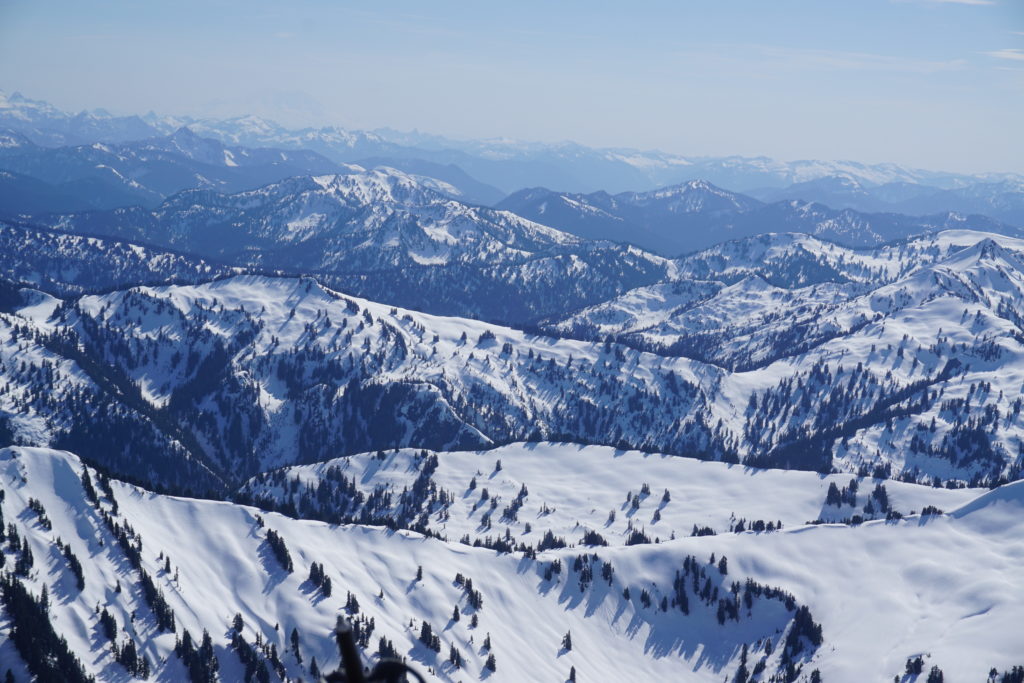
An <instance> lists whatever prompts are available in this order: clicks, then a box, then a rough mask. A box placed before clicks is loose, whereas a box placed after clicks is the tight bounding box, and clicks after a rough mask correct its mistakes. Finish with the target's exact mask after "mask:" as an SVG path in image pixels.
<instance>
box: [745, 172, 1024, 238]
mask: <svg viewBox="0 0 1024 683" xmlns="http://www.w3.org/2000/svg"><path fill="white" fill-rule="evenodd" d="M750 194H751V195H752V196H754V197H757V198H758V199H761V200H764V201H768V202H772V201H780V200H783V199H802V200H806V201H812V202H817V203H820V204H827V205H828V206H831V207H833V208H837V209H856V210H858V211H866V212H876V213H877V212H885V213H903V214H911V215H924V214H934V213H939V212H944V211H955V212H958V213H962V214H984V215H986V216H991V217H992V218H995V219H996V220H1000V221H1003V222H1005V223H1010V224H1012V225H1016V226H1024V182H1021V180H1019V179H1014V178H1009V179H1004V180H998V181H994V182H981V183H973V184H970V185H966V186H963V187H956V188H950V189H940V188H938V187H932V186H930V185H921V184H915V183H907V182H888V183H885V184H882V185H871V184H867V183H864V182H862V181H860V180H858V179H856V178H854V177H852V176H848V175H838V176H836V175H832V176H824V177H822V178H816V179H814V180H808V181H804V182H800V183H795V184H793V185H790V186H789V187H785V188H770V189H765V188H761V189H758V190H753V191H751V192H750Z"/></svg>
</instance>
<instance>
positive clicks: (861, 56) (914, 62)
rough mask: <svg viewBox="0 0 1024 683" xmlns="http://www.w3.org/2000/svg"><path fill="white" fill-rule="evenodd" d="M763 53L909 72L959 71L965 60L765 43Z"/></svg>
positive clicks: (794, 59)
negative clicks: (915, 57) (791, 46)
mask: <svg viewBox="0 0 1024 683" xmlns="http://www.w3.org/2000/svg"><path fill="white" fill-rule="evenodd" d="M759 51H760V52H761V54H762V55H763V56H766V57H771V58H775V59H779V60H789V61H792V62H793V63H794V64H798V65H801V66H815V67H821V68H827V69H844V70H859V71H891V72H906V73H937V72H941V71H957V70H960V69H962V68H963V67H964V66H965V65H966V62H965V61H964V60H962V59H948V60H928V59H914V58H908V57H901V56H894V55H883V54H874V53H870V52H848V51H843V50H819V49H799V48H783V47H770V46H762V47H760V48H759Z"/></svg>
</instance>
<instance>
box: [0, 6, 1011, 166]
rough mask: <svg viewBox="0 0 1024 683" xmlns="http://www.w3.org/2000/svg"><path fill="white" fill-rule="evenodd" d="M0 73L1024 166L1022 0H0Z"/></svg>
mask: <svg viewBox="0 0 1024 683" xmlns="http://www.w3.org/2000/svg"><path fill="white" fill-rule="evenodd" d="M0 89H3V90H6V91H8V92H11V91H15V90H19V91H21V92H23V93H24V94H25V95H27V96H29V97H34V98H39V99H45V100H49V101H51V102H53V103H55V104H57V105H59V106H61V107H65V108H71V109H76V110H77V109H80V108H93V107H105V108H107V109H109V110H111V111H113V112H115V113H135V112H144V111H148V110H155V111H158V112H161V113H178V114H193V115H218V116H225V115H236V114H245V113H256V114H260V115H263V116H267V117H270V118H273V119H277V120H279V121H281V122H283V123H286V124H292V125H308V124H338V125H342V126H346V127H351V128H376V127H383V126H389V127H393V128H398V129H403V130H407V129H411V128H418V129H420V130H423V131H429V132H433V133H439V134H444V135H449V136H453V137H462V138H475V137H514V138H521V139H528V140H540V141H558V140H574V141H576V142H580V143H583V144H588V145H594V146H622V147H640V148H653V149H662V150H665V151H670V152H678V153H683V154H693V155H726V154H742V155H759V154H765V155H769V156H774V157H778V158H782V159H800V158H825V159H836V158H849V159H857V160H861V161H868V162H879V161H894V162H898V163H905V164H913V165H918V166H924V167H929V168H938V169H948V170H962V171H987V170H990V171H1019V172H1020V171H1024V132H1022V129H1024V126H1022V125H1021V123H1020V120H1022V119H1024V0H990V1H986V0H856V1H853V0H851V1H848V2H846V1H844V2H839V1H835V2H833V1H826V0H813V1H808V0H803V1H796V0H772V1H770V2H769V1H767V0H750V1H733V0H686V1H684V0H676V1H674V2H654V1H649V2H631V3H625V2H617V3H612V2H600V1H595V0H592V1H590V2H575V1H573V2H570V1H563V2H557V1H556V2H532V1H518V2H515V3H497V2H470V1H468V0H467V1H465V2H446V1H436V2H423V1H418V2H408V1H405V0H391V1H389V2H339V1H336V0H335V1H326V0H325V1H313V0H306V1H302V0H299V1H297V2H262V1H260V0H249V1H247V2H227V1H225V0H205V1H203V2H193V1H192V0H180V1H177V2H139V1H132V2H124V1H106V0H96V1H94V2H81V1H80V0H77V1H64V0H52V1H46V2H40V1H39V0H32V1H29V2H23V1H22V0H0Z"/></svg>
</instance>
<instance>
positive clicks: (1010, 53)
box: [985, 47, 1024, 62]
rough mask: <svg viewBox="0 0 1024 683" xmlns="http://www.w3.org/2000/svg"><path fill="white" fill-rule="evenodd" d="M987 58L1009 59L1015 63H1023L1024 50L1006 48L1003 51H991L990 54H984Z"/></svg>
mask: <svg viewBox="0 0 1024 683" xmlns="http://www.w3.org/2000/svg"><path fill="white" fill-rule="evenodd" d="M985 54H986V55H988V56H989V57H995V58H996V59H1011V60H1013V61H1017V62H1024V50H1021V49H1019V48H1015V47H1008V48H1006V49H1004V50H993V51H992V52H986V53H985Z"/></svg>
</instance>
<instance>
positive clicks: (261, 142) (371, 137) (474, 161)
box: [0, 92, 1024, 213]
mask: <svg viewBox="0 0 1024 683" xmlns="http://www.w3.org/2000/svg"><path fill="white" fill-rule="evenodd" d="M183 126H187V127H189V128H190V129H191V130H192V131H194V132H195V133H196V134H197V135H200V136H202V137H208V138H212V139H215V140H218V141H220V142H221V143H223V144H225V145H228V146H245V147H272V148H281V149H292V150H294V149H305V150H310V151H314V152H317V153H319V154H322V155H323V156H325V157H327V158H329V159H330V160H332V161H334V162H335V163H356V164H360V165H365V164H363V163H362V162H363V160H366V159H383V160H388V162H387V165H392V166H396V167H400V168H401V166H400V165H399V164H398V161H397V160H416V161H417V162H419V163H429V164H432V168H433V169H435V171H436V170H437V169H438V168H441V169H444V168H447V167H449V166H451V165H454V166H457V167H458V168H459V169H460V170H461V171H462V172H465V173H467V174H469V176H471V177H472V178H474V179H476V181H478V182H481V183H483V184H485V185H488V186H491V187H493V188H497V189H498V190H500V191H501V192H504V193H510V192H514V191H516V190H519V189H521V188H524V187H548V188H555V189H558V190H561V191H565V192H573V193H590V192H595V191H598V190H604V191H607V192H611V193H618V192H623V191H627V190H629V191H646V190H650V189H654V188H657V187H663V186H668V185H676V184H679V183H681V182H685V181H687V180H694V179H704V180H707V181H709V182H711V183H714V184H715V185H718V186H720V187H727V188H730V189H732V190H735V191H739V192H747V191H753V190H757V189H764V188H773V189H776V188H785V187H788V186H790V185H792V184H794V183H802V182H806V181H811V180H816V179H818V178H824V177H829V176H836V175H842V176H847V177H851V178H854V179H855V180H857V181H858V182H860V183H863V184H865V185H869V186H879V185H884V184H888V183H908V184H914V185H927V186H929V187H934V188H937V189H956V188H960V187H964V186H967V185H973V184H977V183H979V182H984V183H996V182H1002V181H1004V180H1010V181H1014V182H1021V181H1024V176H1021V175H1020V174H1012V173H991V174H982V175H970V174H962V173H947V172H936V171H926V170H922V169H914V168H907V167H904V166H899V165H897V164H862V163H859V162H854V161H838V162H827V161H812V160H805V161H792V162H786V161H778V160H774V159H769V158H765V157H754V158H749V157H739V156H727V157H689V156H681V155H677V154H667V153H664V152H657V151H641V150H635V149H617V148H609V149H595V148H590V147H586V146H583V145H578V144H575V143H570V142H565V143H555V144H546V143H527V142H520V141H515V140H471V141H461V140H453V139H449V138H444V137H441V136H436V135H426V134H421V133H416V132H413V133H402V132H397V131H393V130H387V129H381V130H377V131H350V130H345V129H343V128H339V127H336V126H328V127H322V128H305V129H300V130H294V129H288V128H286V127H283V126H280V125H278V124H276V123H274V122H272V121H268V120H266V119H262V118H259V117H255V116H241V117H236V118H231V119H197V118H193V117H175V116H162V115H157V114H152V113H150V114H147V115H145V116H114V115H111V114H109V113H107V112H105V111H102V110H98V111H92V112H81V113H78V114H71V113H67V112H63V111H61V110H59V109H57V108H56V107H53V106H52V105H49V104H47V103H45V102H39V101H36V100H31V99H28V98H25V97H23V96H21V95H20V94H18V93H14V94H11V95H7V94H4V93H2V92H0V129H2V128H7V129H10V130H13V131H16V132H18V133H20V134H21V135H23V136H25V137H26V138H28V139H29V140H31V141H32V142H34V143H36V144H39V145H43V146H50V147H57V146H67V145H81V144H91V143H93V142H126V141H130V140H140V139H144V138H150V137H158V136H162V135H168V134H170V133H173V132H174V131H176V130H178V129H179V128H181V127H183ZM403 170H407V171H413V172H415V173H420V171H414V170H413V169H410V168H404V169H403ZM428 175H431V176H433V177H439V176H438V175H437V173H436V172H432V173H429V174H428ZM442 179H443V178H442ZM447 182H451V181H450V180H447ZM486 196H487V193H484V194H482V195H479V196H476V197H469V196H467V197H465V198H466V199H469V200H471V201H474V202H483V203H486V201H485V200H484V198H485V197H486ZM787 198H796V197H792V196H790V197H787ZM946 208H949V207H946ZM928 212H929V213H931V212H934V211H933V210H929V211H928Z"/></svg>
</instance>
